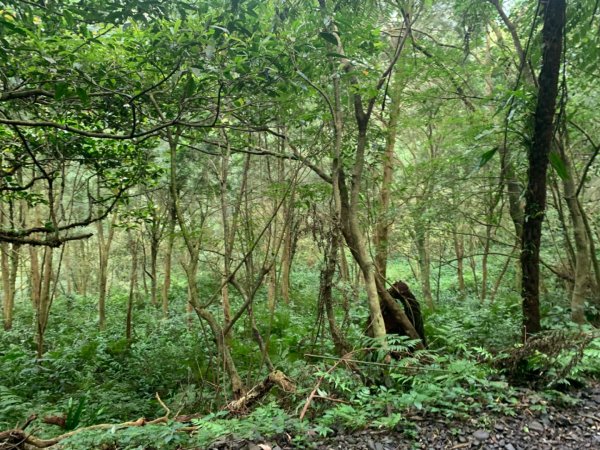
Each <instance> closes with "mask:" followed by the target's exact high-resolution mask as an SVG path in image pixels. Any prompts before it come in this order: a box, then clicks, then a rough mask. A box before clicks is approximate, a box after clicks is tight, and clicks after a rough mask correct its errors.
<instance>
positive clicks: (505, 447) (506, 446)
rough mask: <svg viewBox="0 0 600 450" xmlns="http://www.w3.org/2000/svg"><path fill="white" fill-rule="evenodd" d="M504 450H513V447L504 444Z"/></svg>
mask: <svg viewBox="0 0 600 450" xmlns="http://www.w3.org/2000/svg"><path fill="white" fill-rule="evenodd" d="M504 450H515V447H514V446H513V445H512V444H506V445H505V446H504Z"/></svg>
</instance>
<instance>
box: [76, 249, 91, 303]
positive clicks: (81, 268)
mask: <svg viewBox="0 0 600 450" xmlns="http://www.w3.org/2000/svg"><path fill="white" fill-rule="evenodd" d="M87 242H88V241H87V240H80V241H79V242H78V243H77V246H78V247H79V248H78V251H77V261H76V264H75V267H76V269H75V271H76V278H75V279H74V283H75V291H76V292H77V293H78V294H79V295H81V296H83V297H87V294H88V284H89V281H90V277H91V274H92V271H91V270H90V268H89V260H90V256H89V249H88V244H87Z"/></svg>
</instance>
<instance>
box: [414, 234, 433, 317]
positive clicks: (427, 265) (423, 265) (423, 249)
mask: <svg viewBox="0 0 600 450" xmlns="http://www.w3.org/2000/svg"><path fill="white" fill-rule="evenodd" d="M415 237H416V239H415V244H416V246H417V254H418V256H419V279H420V280H421V290H422V291H423V298H424V300H425V303H426V304H427V306H429V307H430V308H433V296H432V295H431V252H430V249H429V236H428V233H427V231H426V230H425V227H424V226H422V225H417V229H416V230H415Z"/></svg>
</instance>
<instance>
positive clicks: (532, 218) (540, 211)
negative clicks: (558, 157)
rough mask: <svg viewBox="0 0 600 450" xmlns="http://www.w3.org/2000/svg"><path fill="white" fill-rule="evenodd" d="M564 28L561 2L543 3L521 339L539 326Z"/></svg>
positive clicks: (523, 254) (523, 253)
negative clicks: (543, 240)
mask: <svg viewBox="0 0 600 450" xmlns="http://www.w3.org/2000/svg"><path fill="white" fill-rule="evenodd" d="M564 24H565V0H549V1H548V2H547V3H546V11H545V16H544V28H543V31H542V48H543V56H542V68H541V72H540V77H539V90H538V98H537V106H536V110H535V117H534V133H533V140H532V144H531V147H530V149H529V152H528V162H529V167H528V170H527V189H526V191H525V222H524V225H523V242H522V246H521V267H522V270H523V282H522V289H521V297H522V299H523V338H524V340H525V339H527V337H528V336H530V335H531V334H533V333H537V332H539V331H540V330H541V323H540V293H539V284H540V267H539V265H540V242H541V237H542V223H543V220H544V212H545V208H546V173H547V170H548V154H549V152H550V146H551V144H552V139H553V134H554V112H555V108H556V97H557V95H558V76H559V71H560V62H561V53H562V37H563V29H564Z"/></svg>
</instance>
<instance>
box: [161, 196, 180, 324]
mask: <svg viewBox="0 0 600 450" xmlns="http://www.w3.org/2000/svg"><path fill="white" fill-rule="evenodd" d="M172 202H174V200H173V199H171V198H169V203H172ZM176 221H177V217H175V212H174V207H173V205H172V204H171V205H170V206H169V224H168V226H167V248H166V249H165V255H164V271H165V273H164V278H163V285H162V290H161V298H162V315H163V318H165V319H166V318H167V317H169V292H170V290H171V264H172V261H173V245H174V243H175V222H176Z"/></svg>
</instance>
